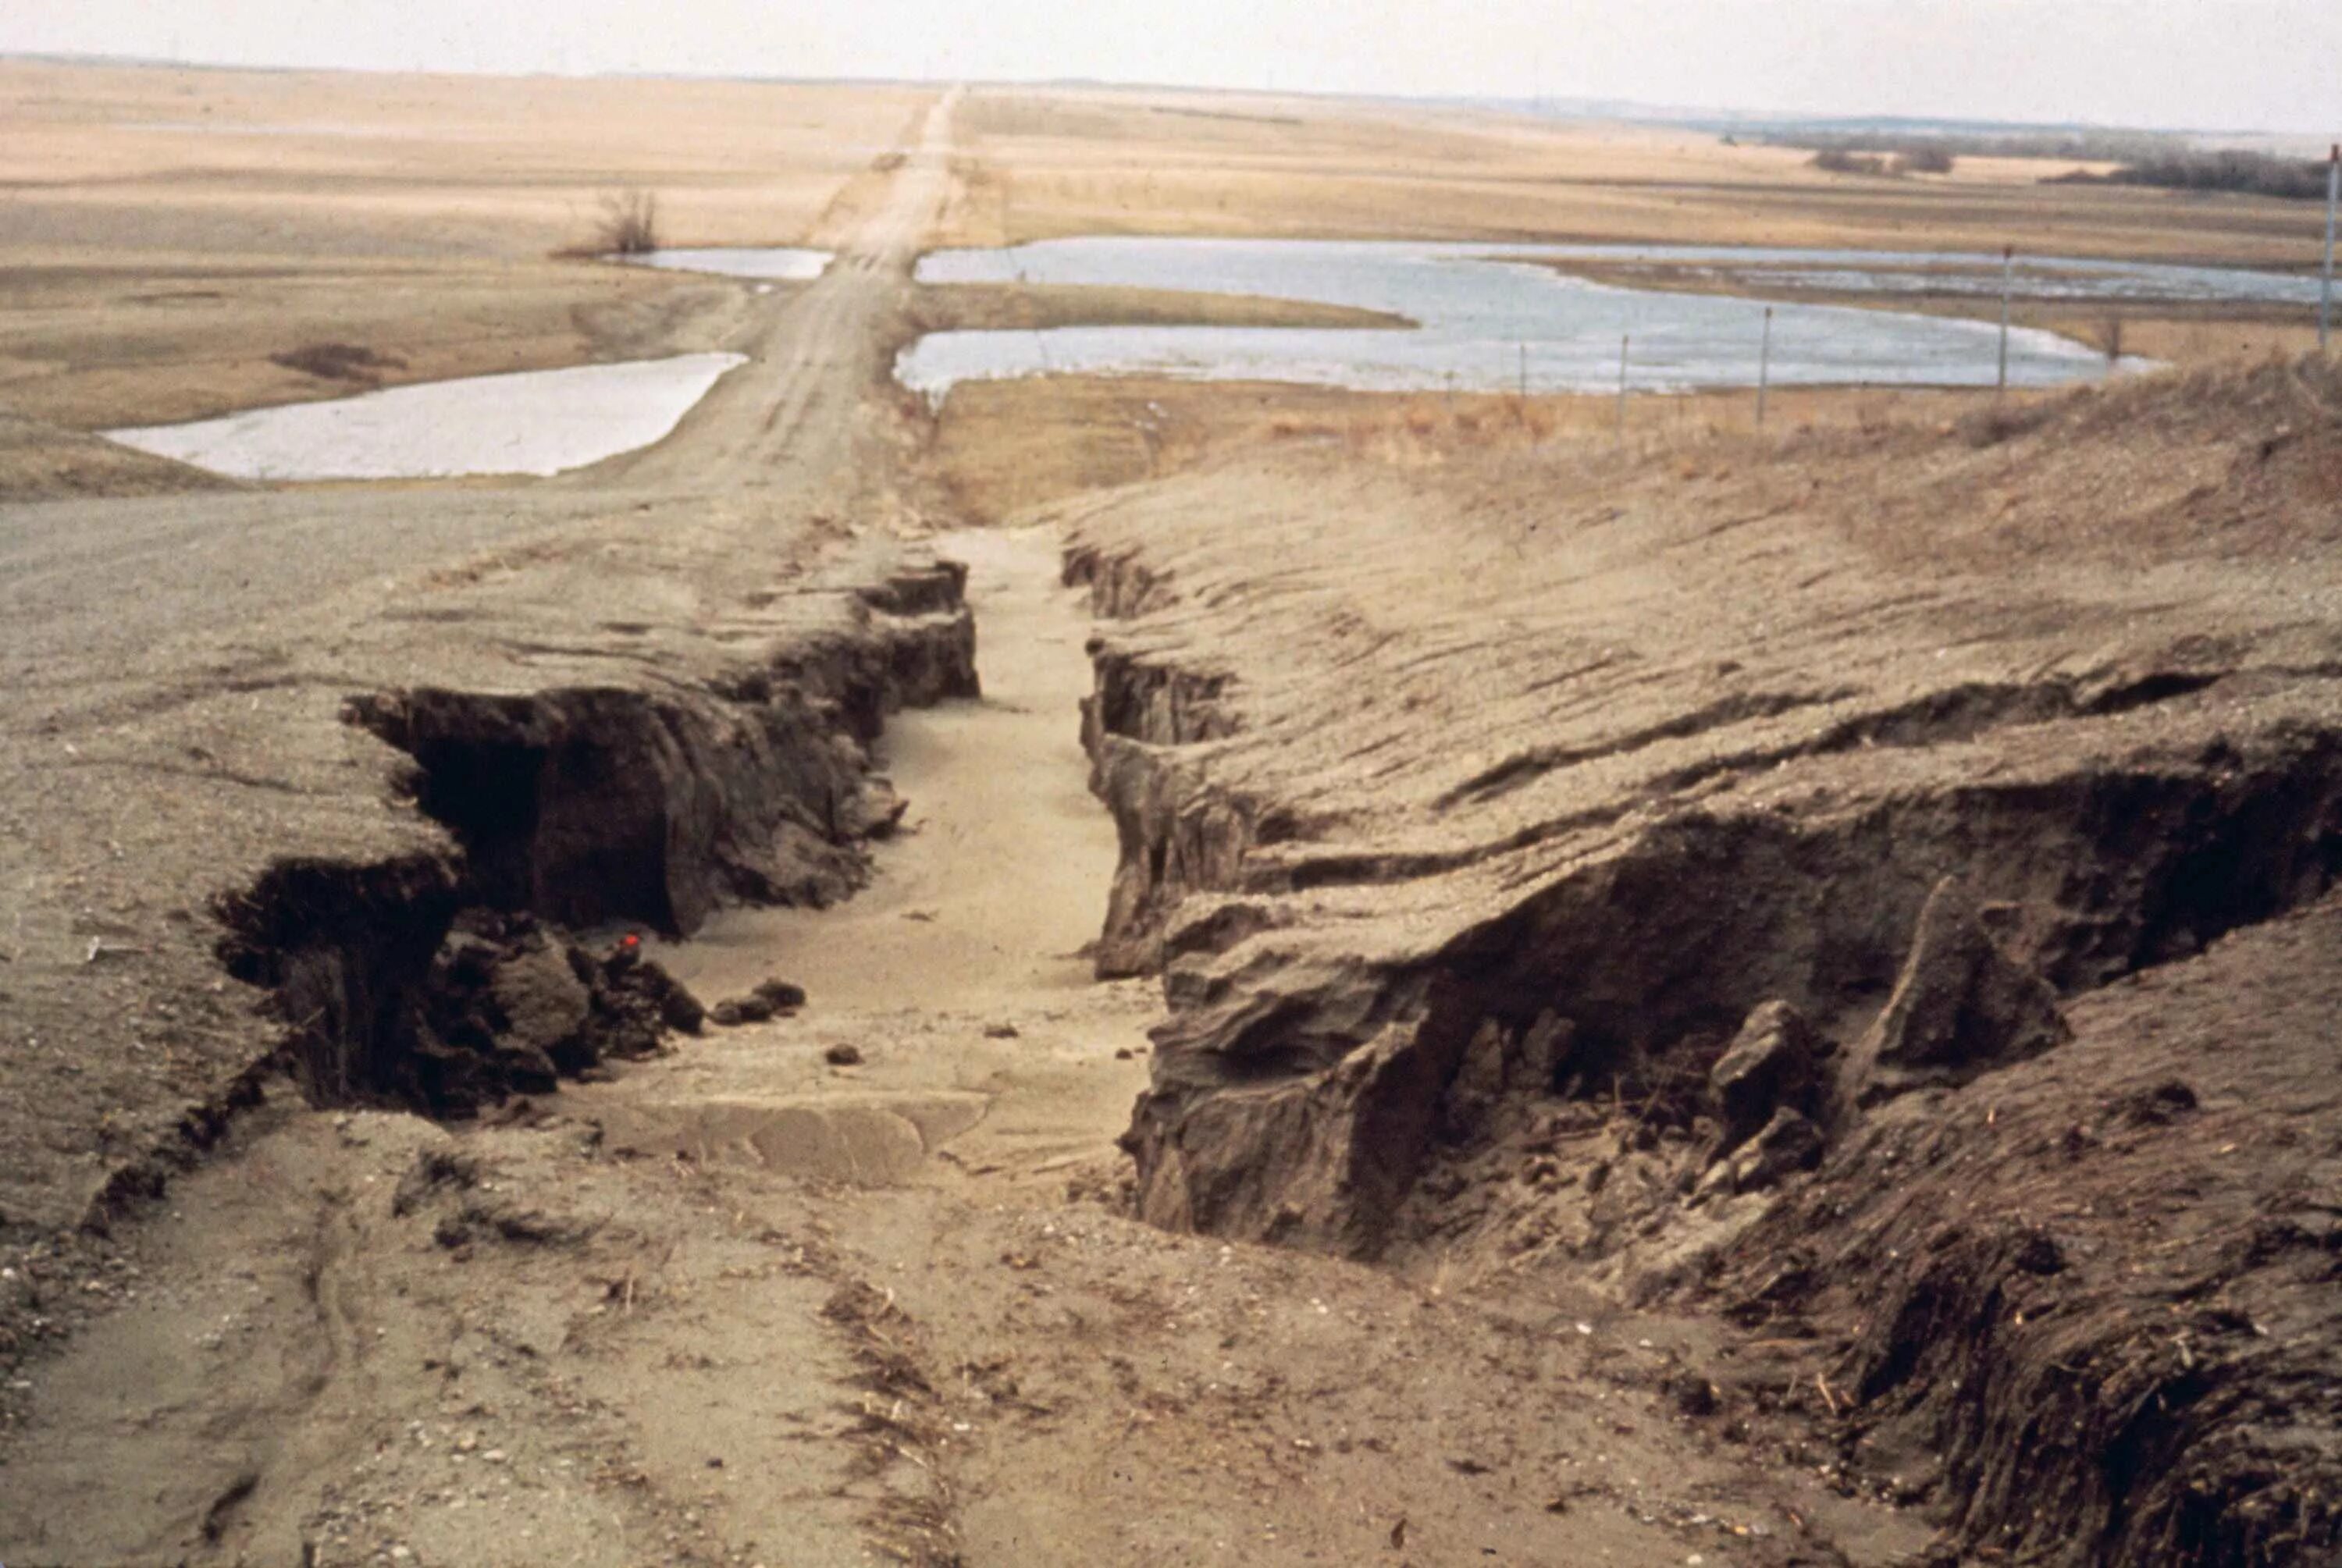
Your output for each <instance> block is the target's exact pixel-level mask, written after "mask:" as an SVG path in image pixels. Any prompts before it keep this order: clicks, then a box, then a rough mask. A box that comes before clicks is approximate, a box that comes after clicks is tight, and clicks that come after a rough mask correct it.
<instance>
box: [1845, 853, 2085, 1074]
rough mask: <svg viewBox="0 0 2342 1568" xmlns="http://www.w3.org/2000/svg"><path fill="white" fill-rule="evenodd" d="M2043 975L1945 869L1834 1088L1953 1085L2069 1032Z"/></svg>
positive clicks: (2034, 1053)
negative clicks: (1990, 926)
mask: <svg viewBox="0 0 2342 1568" xmlns="http://www.w3.org/2000/svg"><path fill="white" fill-rule="evenodd" d="M2072 1034H2073V1032H2072V1030H2071V1029H2070V1028H2068V1027H2067V1023H2066V1019H2065V1015H2064V1014H2062V1013H2061V1012H2059V1011H2058V1008H2057V993H2056V992H2055V991H2053V990H2051V989H2050V987H2049V983H2048V982H2047V981H2046V980H2044V979H2042V978H2041V976H2039V975H2038V974H2034V973H2033V972H2032V971H2031V970H2028V969H2026V968H2023V967H2021V966H2020V965H2018V964H2016V963H2014V962H2013V961H2011V960H2010V958H2009V957H2008V955H2007V954H2005V953H2003V952H2002V951H2001V950H2000V947H1999V944H1997V943H1995V942H1994V941H1993V939H1992V937H1991V936H1990V935H1989V934H1987V932H1986V930H1985V928H1984V925H1983V923H1982V921H1981V919H1980V918H1979V916H1978V914H1977V908H1976V905H1975V904H1974V903H1973V901H1972V900H1971V899H1970V898H1969V897H1968V895H1967V892H1966V891H1965V890H1964V889H1962V888H1961V886H1960V885H1959V884H1958V882H1957V880H1955V879H1954V878H1951V877H1946V878H1945V879H1944V880H1943V881H1941V882H1939V883H1937V884H1936V889H1935V891H1934V892H1933V893H1931V894H1928V895H1927V906H1926V907H1925V908H1924V909H1922V910H1921V911H1920V912H1919V924H1918V929H1917V931H1916V932H1915V933H1914V934H1913V935H1912V938H1911V951H1910V953H1909V954H1908V956H1907V957H1906V958H1905V959H1904V961H1903V972H1902V974H1900V975H1899V976H1898V977H1897V979H1896V982H1895V990H1894V993H1893V994H1892V995H1890V996H1889V997H1888V998H1887V1006H1886V1008H1885V1009H1884V1010H1883V1011H1882V1012H1881V1013H1880V1014H1879V1015H1878V1018H1877V1021H1876V1022H1875V1023H1873V1024H1871V1026H1870V1028H1869V1029H1868V1030H1867V1031H1866V1032H1865V1033H1864V1034H1863V1037H1862V1039H1861V1041H1860V1042H1859V1043H1858V1044H1857V1045H1856V1046H1855V1048H1854V1049H1853V1051H1852V1052H1850V1053H1849V1054H1848V1056H1847V1064H1846V1066H1845V1068H1844V1069H1843V1072H1842V1075H1841V1079H1840V1093H1841V1094H1842V1095H1843V1097H1844V1098H1845V1100H1846V1101H1847V1102H1849V1103H1851V1104H1855V1105H1872V1104H1877V1103H1878V1102H1880V1101H1882V1100H1888V1099H1892V1098H1893V1097H1895V1096H1896V1095H1897V1094H1906V1093H1907V1092H1909V1091H1911V1090H1913V1089H1921V1088H1927V1087H1929V1086H1932V1085H1936V1084H1961V1083H1966V1082H1967V1080H1969V1079H1971V1078H1973V1077H1975V1076H1977V1074H1980V1073H1983V1072H1985V1071H1987V1069H1989V1068H1993V1067H1998V1066H2004V1065H2006V1064H2009V1063H2012V1062H2020V1061H2023V1060H2025V1059H2026V1058H2027V1057H2029V1056H2037V1055H2039V1054H2041V1053H2043V1052H2045V1051H2047V1050H2050V1049H2052V1048H2053V1047H2055V1046H2057V1045H2061V1044H2064V1043H2065V1042H2066V1041H2067V1040H2068V1039H2070V1038H2071V1037H2072Z"/></svg>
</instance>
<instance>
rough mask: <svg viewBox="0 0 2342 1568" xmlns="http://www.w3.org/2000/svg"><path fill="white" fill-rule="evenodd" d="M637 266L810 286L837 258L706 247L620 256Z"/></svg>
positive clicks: (785, 249)
mask: <svg viewBox="0 0 2342 1568" xmlns="http://www.w3.org/2000/svg"><path fill="white" fill-rule="evenodd" d="M619 259H620V260H622V261H626V262H631V263H632V264H633V265H636V266H655V267H665V268H666V269H667V270H669V271H671V272H711V273H721V274H723V275H725V276H726V277H753V278H762V279H765V280H766V281H767V282H779V283H810V282H812V281H813V280H814V279H815V278H817V277H819V276H820V275H822V274H823V273H825V272H826V271H827V270H828V269H829V264H830V263H831V262H832V261H834V260H836V257H835V256H834V255H832V254H831V253H830V252H828V251H809V250H798V249H796V248H794V247H790V246H769V245H768V246H749V245H707V246H703V247H700V248H698V249H682V250H663V251H646V252H645V253H644V254H642V255H631V256H622V257H620V258H619Z"/></svg>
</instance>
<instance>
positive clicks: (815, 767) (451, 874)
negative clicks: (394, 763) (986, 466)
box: [219, 559, 976, 1116]
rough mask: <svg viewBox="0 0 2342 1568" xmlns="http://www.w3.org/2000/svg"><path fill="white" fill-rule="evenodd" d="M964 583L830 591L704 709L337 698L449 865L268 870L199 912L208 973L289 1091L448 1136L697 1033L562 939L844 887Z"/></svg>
mask: <svg viewBox="0 0 2342 1568" xmlns="http://www.w3.org/2000/svg"><path fill="white" fill-rule="evenodd" d="M965 582H966V569H965V568H964V567H961V566H959V565H958V564H956V563H951V562H945V561H938V560H933V559H922V560H916V561H912V562H908V563H906V564H904V565H903V566H901V567H900V568H898V569H897V570H896V572H895V573H894V574H892V575H890V576H888V577H886V579H885V580H884V581H883V582H881V583H880V584H877V585H876V586H873V587H871V588H869V589H866V590H858V591H856V592H855V593H854V594H853V604H852V612H851V614H850V616H849V617H848V620H847V623H846V626H845V628H843V629H842V630H840V631H838V632H836V634H830V635H827V636H823V637H816V638H813V639H809V640H808V641H807V643H806V644H803V645H791V646H789V647H788V648H787V649H786V652H785V653H783V654H780V655H778V656H776V660H775V661H774V662H772V663H770V664H759V665H756V666H753V667H746V668H743V669H742V670H740V671H738V672H737V673H736V674H734V675H732V676H730V677H728V678H726V679H725V680H723V681H721V682H718V683H716V684H712V685H709V686H706V687H704V688H697V689H694V688H690V687H686V686H682V685H671V686H666V687H660V688H652V689H642V688H632V687H617V686H612V687H602V688H594V689H568V690H555V691H546V692H537V693H531V694H527V695H523V696H505V695H498V694H485V693H466V692H451V691H444V690H433V689H421V690H403V691H389V692H375V693H366V694H360V695H356V696H354V697H352V698H351V699H350V701H349V703H348V704H347V706H346V710H345V713H346V717H347V720H348V722H350V723H351V724H356V725H359V726H361V727H363V728H365V729H366V730H368V731H370V732H372V733H373V734H376V735H378V736H380V737H381V738H382V739H383V740H385V741H386V742H388V743H389V744H392V745H395V746H396V747H397V748H398V749H399V750H401V751H403V752H405V753H406V754H408V755H409V756H410V757H412V758H413V759H414V767H413V769H412V773H411V776H410V778H409V780H408V784H407V787H408V788H409V789H411V791H412V794H413V795H414V798H415V802H416V804H418V805H419V806H420V807H421V808H422V809H423V810H424V811H425V813H427V814H429V815H431V816H432V817H434V818H435V819H436V820H438V821H439V822H441V823H443V824H445V825H446V827H447V828H448V830H449V832H450V834H451V835H452V837H453V839H454V841H455V842H454V844H453V845H451V846H450V847H449V848H448V849H447V850H446V851H445V853H443V854H436V855H428V856H423V855H418V856H413V857H408V858H405V859H403V860H401V861H398V862H395V863H389V864H353V863H336V862H322V861H301V862H289V863H285V864H279V865H277V866H275V867H273V868H271V869H270V871H269V872H268V873H267V874H265V876H263V877H262V878H261V879H260V881H259V882H258V883H257V884H255V885H253V886H251V887H249V888H245V889H242V890H239V891H236V892H233V893H230V894H226V895H225V896H223V897H222V899H221V900H220V902H219V910H220V914H221V915H222V917H223V919H224V920H225V923H226V924H227V925H228V928H229V934H228V935H227V936H226V937H225V938H224V940H223V943H222V948H221V954H222V958H223V960H224V962H225V964H227V967H228V969H229V971H230V972H231V973H232V974H235V977H236V978H238V979H240V980H243V981H245V982H247V983H249V984H255V985H260V986H263V987H265V988H267V989H268V990H269V991H270V992H271V993H272V994H274V997H275V1009H276V1011H277V1012H278V1014H280V1016H282V1017H283V1019H284V1020H285V1024H286V1025H287V1036H286V1043H285V1048H284V1052H283V1064H284V1065H285V1066H287V1067H289V1068H290V1069H291V1071H292V1073H293V1074H294V1077H295V1081H296V1082H297V1083H298V1084H300V1086H301V1088H302V1090H303V1092H304V1093H305V1094H306V1095H307V1096H308V1098H309V1099H310V1100H311V1101H312V1102H313V1103H314V1104H321V1105H328V1106H331V1105H358V1104H371V1105H400V1106H406V1107H409V1108H412V1109H415V1110H418V1111H422V1112H424V1113H425V1114H432V1115H442V1116H444V1115H450V1114H455V1115H461V1114H470V1113H472V1112H474V1111H476V1110H477V1109H478V1108H479V1107H480V1106H481V1105H482V1104H487V1103H491V1102H493V1101H495V1100H496V1099H498V1098H500V1097H501V1096H502V1095H504V1094H507V1093H510V1092H514V1091H543V1090H546V1089H550V1088H551V1087H553V1085H554V1082H555V1079H556V1077H557V1076H559V1075H562V1074H575V1073H576V1072H579V1071H582V1070H584V1069H585V1068H587V1067H590V1066H591V1065H592V1064H594V1063H595V1062H596V1061H598V1060H599V1059H601V1058H602V1057H603V1056H605V1055H626V1054H643V1053H645V1052H647V1051H649V1050H651V1049H654V1048H655V1047H656V1043H657V1040H658V1038H659V1036H660V1035H661V1034H664V1033H666V1032H667V1031H669V1030H674V1029H682V1030H685V1031H686V1032H690V1033H696V1032H697V1031H698V1028H699V1025H700V1022H701V1015H702V1011H703V1010H702V1008H701V1007H700V1005H699V1004H698V1003H697V1002H696V1000H695V999H693V998H691V997H690V996H689V995H688V994H686V993H685V992H683V991H682V989H681V988H680V987H679V986H676V984H674V983H673V982H672V981H670V980H667V979H666V977H665V976H664V974H663V973H662V972H661V971H660V970H659V968H658V966H657V965H656V964H655V963H653V962H651V961H650V960H648V959H646V958H642V957H639V956H637V955H636V954H633V953H632V952H629V951H626V950H621V951H620V952H619V953H617V954H612V955H606V956H605V955H597V954H589V953H588V952H587V951H586V949H585V948H584V947H582V946H580V945H578V944H577V943H576V942H575V941H574V940H572V939H571V937H570V936H569V935H568V933H569V932H572V931H575V930H581V929H584V928H589V927H596V926H606V925H611V924H633V925H636V926H640V927H643V928H646V929H647V930H650V931H653V932H656V933H659V934H666V935H669V936H684V935H687V934H690V933H691V932H693V931H695V930H696V929H697V928H698V927H699V925H700V924H701V923H702V922H703V921H705V920H706V917H707V915H708V914H709V913H710V912H711V911H712V910H714V909H715V908H716V906H717V904H718V903H719V902H721V901H725V900H733V901H743V900H745V901H749V902H759V903H770V904H815V905H819V904H826V903H829V902H831V901H832V900H835V899H836V898H838V897H841V896H843V895H845V894H847V893H850V892H851V891H852V890H853V889H854V888H855V887H856V886H858V885H859V884H860V883H861V882H862V880H863V879H864V877H865V875H866V872H867V868H868V860H867V854H866V848H865V846H866V844H867V843H868V842H869V841H870V840H871V839H873V838H876V837H880V836H883V835H884V834H886V833H887V832H888V831H889V830H891V828H892V827H893V825H894V824H895V822H896V818H897V817H898V816H899V815H900V814H901V812H902V809H903V803H902V802H901V801H900V800H899V799H897V798H896V796H895V795H894V794H893V792H892V791H891V790H890V789H888V788H887V786H886V783H885V781H884V780H883V779H880V778H878V777H876V775H875V774H873V773H872V771H871V764H870V751H869V748H870V746H871V744H873V743H874V742H876V739H877V738H878V735H879V732H880V730H881V728H882V726H883V724H884V722H885V715H886V714H887V713H889V712H891V711H893V710H895V709H896V708H898V707H900V706H903V705H904V704H929V703H934V702H937V701H941V700H943V699H945V698H948V697H966V696H974V695H976V664H975V654H976V634H975V624H974V620H973V618H972V616H971V615H970V614H969V612H968V609H967V606H966V603H965V602H964V599H963V589H964V585H965Z"/></svg>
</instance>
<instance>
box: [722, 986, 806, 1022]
mask: <svg viewBox="0 0 2342 1568" xmlns="http://www.w3.org/2000/svg"><path fill="white" fill-rule="evenodd" d="M805 1004H806V993H805V987H804V986H802V985H797V984H792V983H791V982H789V981H786V980H777V979H776V980H767V981H765V982H763V983H762V984H759V985H757V987H756V989H755V990H753V991H751V992H749V993H748V994H746V996H733V997H727V998H726V999H725V1000H724V1001H722V1002H718V1003H717V1004H716V1005H715V1006H714V1007H712V1008H710V1009H709V1010H708V1014H707V1016H708V1018H709V1020H710V1021H711V1022H713V1023H716V1024H722V1025H723V1026H724V1027H726V1028H732V1027H735V1026H736V1025H738V1024H762V1023H764V1022H766V1020H767V1019H772V1018H787V1017H793V1016H795V1014H796V1011H797V1009H798V1008H800V1007H803V1006H804V1005H805Z"/></svg>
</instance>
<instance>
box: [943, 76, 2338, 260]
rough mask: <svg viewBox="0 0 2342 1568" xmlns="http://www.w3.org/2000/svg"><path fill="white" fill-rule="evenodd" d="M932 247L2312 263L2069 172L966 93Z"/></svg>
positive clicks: (1295, 102) (1258, 107)
mask: <svg viewBox="0 0 2342 1568" xmlns="http://www.w3.org/2000/svg"><path fill="white" fill-rule="evenodd" d="M960 123H961V146H962V149H963V151H962V156H963V160H964V171H965V179H966V195H965V200H964V203H963V205H961V206H960V208H959V209H958V210H957V211H956V213H955V214H954V215H953V216H954V222H953V224H952V225H951V226H950V228H949V230H948V235H949V238H950V239H951V240H952V242H953V243H956V244H962V245H998V244H1002V243H1004V242H1013V241H1019V240H1028V239H1038V238H1045V237H1050V236H1055V235H1075V234H1093V233H1100V232H1104V233H1135V234H1226V235H1319V236H1341V237H1353V238H1373V237H1399V238H1439V239H1456V238H1482V237H1487V236H1492V235H1494V236H1503V237H1514V238H1536V239H1547V240H1588V241H1599V240H1618V241H1648V242H1652V243H1669V244H1686V245H1691V244H1697V245H1847V246H1875V247H1877V248H1880V249H1886V250H1939V249H1957V250H1997V249H1998V248H1999V247H2000V246H2001V245H2004V244H2008V243H2021V244H2023V245H2025V246H2026V247H2027V248H2028V249H2031V250H2035V251H2037V252H2045V253H2047V252H2058V253H2064V254H2067V255H2106V256H2130V257H2138V258H2153V259H2159V260H2170V261H2201V262H2217V263H2227V264H2234V265H2256V266H2278V267H2307V265H2310V264H2311V263H2312V262H2313V261H2314V260H2315V258H2316V255H2317V235H2318V227H2319V222H2320V215H2319V214H2317V212H2315V211H2313V210H2312V209H2311V206H2310V205H2309V204H2306V203H2286V202H2273V201H2266V200H2259V199H2255V198H2242V197H2227V196H2195V195H2172V194H2169V193H2164V192H2157V191H2147V190H2139V189H2131V188H2125V187H2121V186H2083V185H2042V184H2040V183H2039V182H2040V180H2041V179H2042V178H2043V177H2045V176H2047V175H2057V174H2062V173H2066V172H2067V171H2069V170H2071V169H2072V168H2074V167H2075V166H2076V165H2073V164H2071V163H2067V162H2062V161H2057V162H2044V161H2036V160H2029V159H2002V158H1995V159H1981V160H1963V161H1962V162H1961V163H1960V165H1958V166H1957V168H1956V170H1955V172H1954V173H1953V174H1952V175H1950V176H1948V177H1945V178H1933V177H1919V178H1910V179H1895V178H1887V177H1864V176H1846V175H1827V174H1824V173H1821V172H1820V171H1818V170H1816V169H1813V168H1811V167H1809V166H1807V155H1806V154H1804V153H1801V152H1797V151H1793V150H1791V149H1787V148H1781V147H1764V146H1748V145H1743V146H1726V145H1723V144H1722V143H1721V142H1719V141H1718V140H1717V139H1716V138H1715V137H1712V136H1707V135H1699V134H1696V133H1692V132H1686V131H1679V130H1671V129H1664V128H1644V127H1636V126H1624V125H1581V124H1572V123H1563V122H1550V121H1542V120H1531V119H1526V118H1521V117H1518V116H1511V115H1494V114H1473V113H1468V112H1464V111H1453V110H1451V111H1437V110H1434V109H1432V108H1429V107H1416V106H1407V105H1374V104H1356V103H1349V102H1343V101H1338V100H1319V99H1297V98H1267V97H1241V96H1236V95H1196V94H1171V93H1147V94H1139V93H1121V92H1103V91H1100V92H1092V93H1086V94H1083V93H1056V92H1053V93H1050V94H1047V95H1042V94H1038V93H1032V92H1025V91H1019V90H1016V89H1010V88H991V89H983V90H978V91H976V92H975V93H973V94H972V95H970V97H969V99H968V101H967V104H966V106H965V107H964V109H963V110H962V112H961V116H960Z"/></svg>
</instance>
